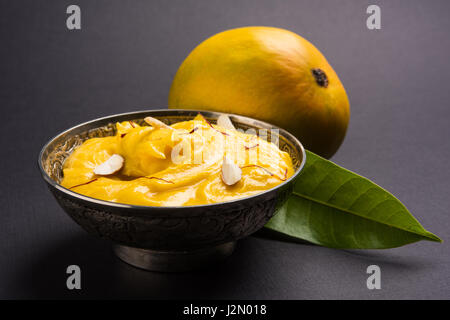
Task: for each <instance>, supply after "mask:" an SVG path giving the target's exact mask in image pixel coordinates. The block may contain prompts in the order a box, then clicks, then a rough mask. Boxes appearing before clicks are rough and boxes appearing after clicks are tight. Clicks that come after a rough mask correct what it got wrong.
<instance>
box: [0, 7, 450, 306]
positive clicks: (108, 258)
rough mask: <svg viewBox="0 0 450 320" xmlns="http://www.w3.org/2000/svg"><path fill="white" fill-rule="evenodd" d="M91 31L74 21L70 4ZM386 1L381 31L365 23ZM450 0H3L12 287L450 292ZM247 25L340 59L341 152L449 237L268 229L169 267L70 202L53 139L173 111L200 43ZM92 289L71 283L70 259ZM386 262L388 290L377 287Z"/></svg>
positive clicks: (11, 294)
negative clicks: (356, 245)
mask: <svg viewBox="0 0 450 320" xmlns="http://www.w3.org/2000/svg"><path fill="white" fill-rule="evenodd" d="M72 3H76V4H78V5H80V7H81V10H82V30H81V31H69V30H67V28H66V25H65V20H66V14H65V11H66V7H67V6H68V5H69V4H72ZM369 4H378V5H380V7H381V10H382V29H381V30H378V31H370V30H368V29H367V28H366V24H365V21H366V18H367V14H366V8H367V6H368V5H369ZM449 12H450V2H449V1H445V0H443V1H438V0H431V1H410V0H408V1H406V0H403V1H376V0H373V1H360V0H352V1H350V0H346V1H343V0H340V1H333V0H328V1H325V0H321V1H300V0H292V1H273V0H264V1H262V0H252V1H229V0H227V1H225V0H222V1H212V0H197V1H193V0H191V1H186V0H182V1H181V0H180V1H174V0H171V1H162V0H160V1H155V0H152V1H116V0H115V1H113V0H107V1H106V0H104V1H99V0H96V1H81V0H77V1H60V0H59V1H44V0H41V1H5V0H1V2H0V107H1V111H2V112H1V118H0V141H1V148H0V150H1V151H0V152H1V161H0V168H1V170H0V181H1V184H0V208H1V213H0V298H49V297H51V298H59V297H65V298H72V297H73V298H80V297H81V298H92V297H97V298H116V297H120V298H127V297H143V298H237V299H240V298H247V299H323V298H332V299H341V298H348V299H359V298H362V299H380V298H382V299H391V298H396V299H404V298H419V299H423V298H426V299H429V298H437V299H448V298H449V297H450V279H449V278H450V276H449V272H450V267H449V266H450V252H449V245H448V242H449V240H450V239H449V236H448V230H449V228H450V218H449V212H448V209H449V207H450V201H449V189H450V188H449V181H450V170H449V164H448V159H450V148H449V137H450V129H449V120H450V119H449V118H450V105H449V101H450V89H449V83H450V64H449V53H448V52H449V49H450V40H449V39H450V37H449V29H450V28H449V27H450V19H449V16H448V14H449ZM246 25H269V26H276V27H283V28H287V29H289V30H292V31H294V32H297V33H299V34H300V35H302V36H304V37H306V38H307V39H309V40H310V41H311V42H313V43H314V44H315V45H316V46H317V47H318V48H319V49H320V50H321V51H322V52H323V53H324V54H325V56H326V57H327V58H328V60H329V62H330V63H331V64H332V66H333V67H334V69H335V70H336V72H337V73H338V74H339V76H340V78H341V80H342V82H343V84H344V86H345V87H346V89H347V92H348V94H349V98H350V103H351V112H352V116H351V121H350V127H349V130H348V134H347V137H346V139H345V141H344V144H343V145H342V147H341V149H340V150H339V151H338V153H337V154H336V155H335V156H334V158H333V161H335V162H336V163H338V164H340V165H342V166H344V167H346V168H348V169H350V170H353V171H356V172H358V173H360V174H362V175H364V176H367V177H368V178H370V179H372V180H373V181H375V182H376V183H378V184H379V185H381V186H383V187H385V188H386V189H388V190H390V191H391V192H392V193H393V194H395V195H396V196H398V198H399V199H400V200H401V201H403V202H404V203H405V204H406V205H407V207H408V208H409V209H410V210H411V212H412V213H413V214H414V215H415V216H416V217H417V218H418V219H419V220H420V221H421V222H422V223H423V225H424V226H425V227H426V228H427V229H429V230H430V231H432V232H434V233H436V234H437V235H439V236H440V237H441V238H442V239H443V240H444V243H443V244H437V243H430V242H421V243H417V244H412V245H409V246H406V247H403V248H398V249H392V250H384V251H346V250H332V249H327V248H321V247H317V246H310V245H304V244H297V243H290V242H283V241H276V240H271V239H267V238H266V237H261V236H256V237H255V236H254V237H250V238H248V239H245V240H242V241H240V242H239V244H238V247H237V250H236V252H235V254H234V255H233V256H232V257H231V258H229V259H228V260H227V261H226V262H225V263H223V264H222V265H220V266H217V267H215V268H212V269H209V270H206V271H201V272H194V273H187V274H169V275H168V274H158V273H149V272H144V271H141V270H137V269H134V268H132V267H130V266H128V265H125V264H124V263H122V262H120V261H118V260H117V259H116V258H115V257H114V256H113V254H112V252H111V247H110V244H109V243H107V242H105V241H102V240H98V239H95V238H92V237H90V236H89V235H87V234H86V233H85V232H84V231H82V230H81V228H79V227H78V226H77V225H76V224H75V223H74V222H72V221H71V220H70V219H69V217H68V216H66V215H65V214H64V212H63V211H62V210H61V209H60V208H59V207H58V205H57V204H56V202H55V201H54V199H53V198H52V196H51V195H50V193H49V192H48V190H47V189H46V187H45V185H44V182H43V181H42V180H41V177H40V175H39V172H38V169H37V166H36V159H37V154H38V152H39V150H40V148H41V147H42V145H43V144H44V143H45V142H46V141H47V140H48V139H49V138H50V137H52V136H53V135H55V134H57V133H58V132H60V131H61V130H63V129H66V128H68V127H71V126H73V125H75V124H78V123H80V122H84V121H87V120H90V119H93V118H97V117H100V116H106V115H110V114H114V113H122V112H127V111H132V110H141V109H151V108H164V107H166V106H167V96H168V92H169V86H170V83H171V80H172V78H173V76H174V74H175V72H176V70H177V68H178V66H179V64H180V63H181V62H182V60H183V59H184V57H185V56H186V55H187V54H188V53H189V52H190V50H192V49H193V48H194V47H195V46H196V44H198V43H199V42H201V41H202V40H204V39H205V38H207V37H208V36H210V35H212V34H214V33H217V32H219V31H222V30H225V29H228V28H233V27H239V26H246ZM69 264H78V265H80V266H81V269H82V276H83V278H82V290H81V291H78V292H72V291H70V292H69V291H68V290H66V289H65V280H66V274H65V268H66V267H67V266H68V265H69ZM370 264H377V265H379V266H380V267H381V271H382V289H381V290H373V291H370V290H368V289H367V288H366V279H367V276H368V275H367V274H366V268H367V266H368V265H370Z"/></svg>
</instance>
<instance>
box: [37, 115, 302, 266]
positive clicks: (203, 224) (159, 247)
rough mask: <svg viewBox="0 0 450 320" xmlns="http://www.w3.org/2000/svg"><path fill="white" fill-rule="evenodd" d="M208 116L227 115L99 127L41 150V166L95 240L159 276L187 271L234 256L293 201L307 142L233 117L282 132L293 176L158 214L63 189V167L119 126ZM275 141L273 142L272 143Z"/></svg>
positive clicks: (92, 124)
mask: <svg viewBox="0 0 450 320" xmlns="http://www.w3.org/2000/svg"><path fill="white" fill-rule="evenodd" d="M198 113H201V114H202V115H203V116H204V117H205V118H206V119H207V120H209V121H211V122H212V123H215V121H216V119H217V118H218V117H219V115H220V114H221V113H219V112H209V111H196V110H148V111H138V112H129V113H123V114H118V115H113V116H108V117H104V118H100V119H96V120H92V121H89V122H86V123H83V124H80V125H77V126H75V127H73V128H71V129H68V130H66V131H64V132H62V133H60V134H58V135H57V136H56V137H54V138H53V139H51V140H50V141H49V142H48V143H47V144H46V145H45V146H44V147H43V148H42V150H41V152H40V154H39V159H38V164H39V168H40V170H41V173H42V176H43V178H44V180H45V182H46V183H47V185H48V187H49V189H50V191H51V192H52V194H53V195H54V197H55V198H56V200H57V201H58V203H59V205H60V206H61V207H62V208H63V209H64V211H65V212H66V213H67V214H68V215H69V216H70V217H71V218H72V219H73V220H74V221H75V222H76V223H78V224H79V225H80V226H81V227H82V228H83V229H85V230H86V231H87V232H89V233H90V234H93V235H96V236H98V237H101V238H104V239H108V240H110V241H112V242H113V243H114V244H115V245H114V251H115V253H116V255H117V256H118V257H119V258H120V259H122V260H124V261H125V262H127V263H129V264H131V265H133V266H136V267H139V268H143V269H147V270H153V271H165V272H174V271H175V272H176V271H187V270H192V269H196V268H199V267H203V266H206V265H209V264H211V263H213V262H217V261H220V260H222V259H223V258H225V257H227V256H228V255H230V254H231V253H232V252H233V249H234V246H235V243H236V241H237V240H239V239H241V238H244V237H246V236H248V235H250V234H252V233H254V232H256V231H257V230H259V229H260V228H262V227H263V226H264V225H265V224H266V222H267V221H268V220H269V219H270V218H271V217H272V216H273V215H274V213H275V212H276V211H277V209H278V208H279V207H280V206H282V205H283V203H284V202H285V201H286V200H287V198H288V197H289V195H290V194H291V192H292V189H293V182H294V179H295V178H296V177H297V175H298V174H299V173H300V171H301V169H302V167H303V165H304V163H305V160H306V155H305V150H304V148H303V146H302V145H301V143H300V142H299V141H298V140H297V139H296V138H295V137H294V136H293V135H291V134H290V133H288V132H287V131H285V130H283V129H280V128H277V127H275V126H273V125H271V124H268V123H266V122H262V121H259V120H255V119H251V118H248V117H243V116H239V115H234V114H228V116H229V117H230V119H231V121H232V122H233V124H234V125H235V127H236V128H238V129H243V130H248V129H255V130H259V129H267V135H268V139H271V134H272V131H271V129H277V130H278V135H277V137H278V142H279V148H280V149H281V150H283V151H286V152H287V153H289V155H290V156H291V158H292V162H293V165H294V168H295V173H294V175H293V176H292V177H290V178H289V179H287V180H286V181H284V182H283V183H281V184H279V185H278V186H276V187H274V188H272V189H269V190H267V191H264V192H261V193H259V194H256V195H253V196H250V197H246V198H241V199H237V200H232V201H227V202H222V203H214V204H207V205H197V206H178V207H151V206H136V205H128V204H121V203H115V202H109V201H103V200H99V199H94V198H91V197H87V196H84V195H82V194H79V193H76V192H74V191H72V190H69V189H66V188H64V187H62V186H61V185H60V184H59V183H60V182H61V180H62V177H63V170H62V169H63V164H64V161H65V160H66V159H67V157H68V156H69V155H70V154H71V153H72V152H73V150H74V149H75V148H77V147H78V146H80V145H81V144H82V143H83V142H84V141H85V140H87V139H90V138H94V137H105V136H112V135H115V133H116V131H115V130H116V129H115V123H116V122H121V121H131V120H132V121H135V122H136V123H138V124H143V123H144V121H143V119H144V118H145V117H147V116H151V117H154V118H157V119H159V120H161V121H163V122H164V123H166V124H169V125H170V124H173V123H176V122H180V121H187V120H192V119H193V118H194V117H195V116H196V115H197V114H198ZM269 141H272V140H269Z"/></svg>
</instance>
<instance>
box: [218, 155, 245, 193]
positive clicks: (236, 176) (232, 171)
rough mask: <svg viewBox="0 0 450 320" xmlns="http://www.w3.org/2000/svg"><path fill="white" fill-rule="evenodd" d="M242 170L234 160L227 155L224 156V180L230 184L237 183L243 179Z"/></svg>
mask: <svg viewBox="0 0 450 320" xmlns="http://www.w3.org/2000/svg"><path fill="white" fill-rule="evenodd" d="M241 177H242V170H241V168H239V166H238V165H237V164H235V163H234V162H233V161H232V160H230V159H228V158H227V157H226V156H225V157H224V158H223V162H222V181H223V182H224V183H225V184H226V185H229V186H232V185H233V184H235V183H237V182H238V181H239V180H241Z"/></svg>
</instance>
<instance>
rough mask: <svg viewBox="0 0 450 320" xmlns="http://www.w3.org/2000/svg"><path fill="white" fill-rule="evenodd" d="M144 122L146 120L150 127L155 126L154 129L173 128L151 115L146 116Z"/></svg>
mask: <svg viewBox="0 0 450 320" xmlns="http://www.w3.org/2000/svg"><path fill="white" fill-rule="evenodd" d="M144 121H145V122H147V123H148V124H149V125H151V126H152V127H154V128H156V129H161V128H164V129H170V130H175V129H174V128H172V127H171V126H168V125H167V124H165V123H164V122H162V121H160V120H158V119H155V118H153V117H146V118H145V119H144Z"/></svg>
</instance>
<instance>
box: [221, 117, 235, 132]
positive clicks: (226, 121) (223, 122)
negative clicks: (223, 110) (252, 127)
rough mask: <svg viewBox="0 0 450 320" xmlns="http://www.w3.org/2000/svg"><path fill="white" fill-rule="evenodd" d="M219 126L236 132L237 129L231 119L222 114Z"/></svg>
mask: <svg viewBox="0 0 450 320" xmlns="http://www.w3.org/2000/svg"><path fill="white" fill-rule="evenodd" d="M217 125H218V126H219V127H222V128H224V129H228V130H236V128H235V127H234V125H233V122H231V120H230V117H228V116H227V115H226V114H221V115H220V116H219V118H217Z"/></svg>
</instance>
